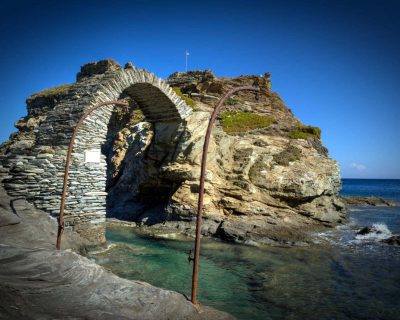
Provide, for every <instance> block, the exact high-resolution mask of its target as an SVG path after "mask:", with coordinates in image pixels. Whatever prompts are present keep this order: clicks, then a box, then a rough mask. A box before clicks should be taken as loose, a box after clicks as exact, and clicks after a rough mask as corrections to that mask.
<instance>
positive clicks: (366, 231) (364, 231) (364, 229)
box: [357, 227, 374, 235]
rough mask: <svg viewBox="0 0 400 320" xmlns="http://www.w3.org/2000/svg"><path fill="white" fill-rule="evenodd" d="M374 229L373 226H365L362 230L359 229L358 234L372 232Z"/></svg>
mask: <svg viewBox="0 0 400 320" xmlns="http://www.w3.org/2000/svg"><path fill="white" fill-rule="evenodd" d="M373 231H374V229H373V228H371V227H364V228H362V229H361V230H359V231H357V234H360V235H365V234H368V233H371V232H373Z"/></svg>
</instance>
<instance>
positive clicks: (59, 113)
mask: <svg viewBox="0 0 400 320" xmlns="http://www.w3.org/2000/svg"><path fill="white" fill-rule="evenodd" d="M127 96H130V97H131V98H133V99H134V100H135V102H136V103H137V104H138V106H139V107H140V109H141V110H142V112H143V114H144V115H145V117H146V119H147V121H149V122H165V123H166V125H167V126H168V124H171V125H172V126H176V123H181V124H182V123H183V124H184V123H185V119H186V118H187V116H188V115H190V114H191V109H190V107H188V106H187V105H186V104H185V102H184V101H182V100H181V99H180V98H179V97H178V96H177V95H176V94H175V93H174V92H173V91H172V89H171V88H170V87H169V85H168V84H166V83H165V82H163V81H162V80H160V79H159V78H157V77H156V76H155V75H154V74H152V73H149V72H147V71H146V70H143V69H137V68H135V67H133V66H132V64H127V65H126V66H125V68H121V67H120V66H119V65H118V64H116V63H115V62H113V61H112V60H104V61H100V62H97V63H89V64H87V65H85V66H83V67H82V68H81V71H80V72H79V73H78V76H77V82H76V83H75V84H72V85H67V86H62V87H58V88H54V89H51V90H45V91H43V92H41V93H38V94H35V95H33V96H31V97H29V98H28V100H27V105H28V116H27V117H26V118H25V119H21V120H20V121H19V122H18V123H20V126H21V127H20V128H19V129H20V132H19V138H18V139H19V140H18V141H14V143H12V144H11V145H10V146H9V150H8V152H6V153H5V154H3V155H1V157H0V164H1V167H0V173H1V174H2V178H3V183H4V186H5V188H6V190H7V192H8V193H9V194H10V195H11V196H14V197H26V198H27V199H28V200H29V201H31V202H33V203H34V204H35V206H36V207H37V208H39V209H43V210H45V211H47V212H49V213H50V214H51V215H52V216H57V215H58V213H59V205H60V196H61V189H62V179H63V172H64V165H65V157H66V152H67V146H68V143H69V140H70V137H71V134H72V129H73V127H74V126H75V124H76V123H77V121H78V120H79V118H80V117H81V115H82V114H83V112H84V111H85V110H87V109H88V108H89V107H91V106H93V105H95V104H97V103H100V102H105V101H110V100H117V99H120V98H121V97H127ZM112 110H113V106H109V107H103V108H101V109H98V110H96V111H94V112H93V113H92V114H91V115H90V116H89V117H88V118H87V120H85V122H84V125H83V127H82V129H81V130H80V131H79V133H78V135H77V138H76V145H75V148H74V152H73V156H72V163H71V170H70V179H69V192H68V197H67V202H66V216H65V223H66V226H67V227H73V228H74V229H75V230H77V231H79V232H81V233H82V234H83V235H84V236H86V237H88V238H89V239H91V240H94V241H96V242H98V241H100V242H102V241H104V223H105V215H106V211H105V207H106V196H107V193H106V192H105V184H106V161H105V160H106V159H105V156H104V155H101V159H100V162H99V163H85V162H84V153H85V150H88V149H101V146H102V145H103V144H104V142H105V140H106V135H107V129H108V123H109V120H110V116H111V113H112ZM26 119H29V120H27V121H24V120H26ZM31 119H35V122H34V123H33V124H32V123H31V124H30V125H29V121H31ZM31 122H32V121H31ZM25 131H26V132H25ZM21 137H23V138H22V139H21ZM12 139H13V136H12V137H11V140H12Z"/></svg>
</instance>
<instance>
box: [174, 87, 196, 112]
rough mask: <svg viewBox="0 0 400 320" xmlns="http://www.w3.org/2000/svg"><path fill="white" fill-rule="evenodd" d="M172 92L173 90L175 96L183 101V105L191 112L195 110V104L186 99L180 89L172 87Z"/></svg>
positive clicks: (188, 98) (191, 100)
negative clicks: (190, 109) (189, 108)
mask: <svg viewBox="0 0 400 320" xmlns="http://www.w3.org/2000/svg"><path fill="white" fill-rule="evenodd" d="M172 90H174V92H175V93H176V94H177V96H179V97H180V98H181V99H182V100H183V101H185V103H186V104H187V105H188V106H189V107H191V108H192V109H193V110H196V109H197V108H196V102H195V101H194V100H193V99H192V98H190V97H188V96H187V95H185V94H183V93H182V91H181V89H180V88H179V87H172Z"/></svg>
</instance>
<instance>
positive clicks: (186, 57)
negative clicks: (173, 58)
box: [185, 50, 188, 72]
mask: <svg viewBox="0 0 400 320" xmlns="http://www.w3.org/2000/svg"><path fill="white" fill-rule="evenodd" d="M187 60H188V52H187V50H185V72H187V66H188V64H187Z"/></svg>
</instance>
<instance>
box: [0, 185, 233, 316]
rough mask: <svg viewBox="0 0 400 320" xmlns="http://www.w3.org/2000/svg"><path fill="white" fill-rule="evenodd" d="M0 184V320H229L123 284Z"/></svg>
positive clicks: (82, 245)
mask: <svg viewBox="0 0 400 320" xmlns="http://www.w3.org/2000/svg"><path fill="white" fill-rule="evenodd" d="M56 230H57V225H56V221H55V220H54V219H52V218H50V217H49V216H48V215H47V214H46V213H45V212H43V211H40V210H37V209H35V208H34V207H33V206H32V205H30V204H29V203H28V202H27V201H26V200H25V199H22V198H18V199H16V198H10V197H9V196H7V194H6V193H5V191H4V189H3V187H2V186H1V183H0V319H66V318H68V319H72V318H73V319H93V320H94V319H137V320H143V319H148V320H153V319H154V320H155V319H199V320H200V319H221V320H222V319H233V317H231V316H230V315H228V314H226V313H224V312H220V311H217V310H214V309H212V308H208V307H206V306H201V307H199V308H196V307H194V306H193V305H192V304H191V303H190V302H189V301H188V300H187V298H186V297H184V296H183V295H182V294H179V293H176V292H173V291H169V290H164V289H160V288H157V287H154V286H151V285H149V284H147V283H145V282H141V281H130V280H126V279H122V278H120V277H117V276H116V275H114V274H112V273H111V272H109V271H106V270H105V269H104V268H103V267H100V266H99V265H97V264H95V263H94V262H92V261H90V260H89V259H87V258H85V257H83V256H81V255H79V254H78V253H77V252H79V251H85V250H86V248H88V246H90V243H88V241H87V240H85V239H84V238H82V237H80V236H79V235H78V234H77V233H75V232H73V231H72V230H67V231H66V233H65V236H64V241H63V250H61V251H56V250H55V248H54V242H55V237H56Z"/></svg>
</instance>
